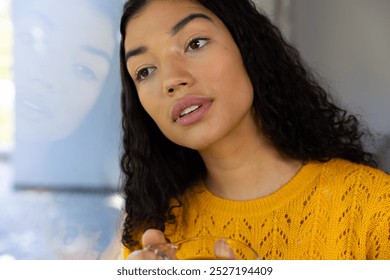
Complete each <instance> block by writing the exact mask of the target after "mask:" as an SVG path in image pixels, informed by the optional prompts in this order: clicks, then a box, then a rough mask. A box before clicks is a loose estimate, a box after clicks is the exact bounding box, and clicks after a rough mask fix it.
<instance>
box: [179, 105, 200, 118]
mask: <svg viewBox="0 0 390 280" xmlns="http://www.w3.org/2000/svg"><path fill="white" fill-rule="evenodd" d="M199 107H200V105H192V106H191V107H188V108H185V109H184V110H183V112H181V114H180V117H183V116H185V115H187V114H189V113H191V112H193V111H195V110H196V109H198V108H199Z"/></svg>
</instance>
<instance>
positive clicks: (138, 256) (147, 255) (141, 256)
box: [127, 250, 161, 260]
mask: <svg viewBox="0 0 390 280" xmlns="http://www.w3.org/2000/svg"><path fill="white" fill-rule="evenodd" d="M160 259H161V257H159V256H158V255H156V254H153V253H152V252H150V251H146V250H137V251H134V252H132V253H131V254H130V255H129V256H128V257H127V260H160Z"/></svg>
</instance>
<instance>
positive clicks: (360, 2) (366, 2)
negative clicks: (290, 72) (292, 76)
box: [291, 0, 390, 171]
mask: <svg viewBox="0 0 390 280" xmlns="http://www.w3.org/2000/svg"><path fill="white" fill-rule="evenodd" d="M291 13H292V14H291V17H292V41H293V43H294V44H295V46H297V48H298V49H299V50H300V52H301V54H302V56H303V58H304V59H305V60H306V61H307V62H308V64H309V65H310V66H311V67H312V68H313V69H314V70H315V71H316V72H317V73H319V74H320V75H321V76H322V77H323V80H324V81H325V84H327V85H329V87H330V89H331V91H333V92H334V93H335V94H336V95H337V96H339V98H340V99H341V101H342V102H343V103H344V104H346V105H347V106H348V107H349V108H350V109H351V110H352V111H353V112H356V113H358V114H360V115H361V116H362V118H363V119H364V120H365V122H366V124H367V125H368V126H369V127H370V128H371V130H372V132H373V133H377V134H379V135H378V138H379V143H378V145H379V146H378V148H377V149H378V150H379V151H378V153H380V155H381V159H380V160H381V164H382V166H383V167H384V168H385V169H386V170H387V171H389V170H390V163H389V162H390V152H389V149H390V121H389V120H390V110H389V107H390V1H388V0H327V1H321V0H294V1H292V9H291Z"/></svg>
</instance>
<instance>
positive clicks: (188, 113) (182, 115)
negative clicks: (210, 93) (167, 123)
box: [171, 96, 213, 125]
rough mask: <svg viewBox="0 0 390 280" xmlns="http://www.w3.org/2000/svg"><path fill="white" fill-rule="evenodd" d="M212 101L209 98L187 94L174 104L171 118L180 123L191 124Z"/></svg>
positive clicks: (201, 115)
mask: <svg viewBox="0 0 390 280" xmlns="http://www.w3.org/2000/svg"><path fill="white" fill-rule="evenodd" d="M212 103H213V100H212V99H210V98H205V97H197V96H187V97H185V98H183V99H180V100H178V101H177V102H176V103H175V104H174V106H173V108H172V112H171V114H172V120H173V121H174V122H175V123H177V124H180V125H189V124H193V123H195V122H197V121H199V120H200V119H201V118H203V116H204V115H205V113H206V112H207V111H208V109H209V108H210V106H211V105H212Z"/></svg>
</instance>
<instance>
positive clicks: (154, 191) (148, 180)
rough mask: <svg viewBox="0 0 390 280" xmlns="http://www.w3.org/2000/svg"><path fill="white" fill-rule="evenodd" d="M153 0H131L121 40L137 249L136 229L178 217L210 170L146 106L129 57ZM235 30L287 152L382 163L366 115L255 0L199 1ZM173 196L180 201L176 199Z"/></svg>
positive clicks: (262, 111) (264, 121)
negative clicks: (327, 81)
mask: <svg viewBox="0 0 390 280" xmlns="http://www.w3.org/2000/svg"><path fill="white" fill-rule="evenodd" d="M150 1H153V0H131V1H128V2H127V3H126V4H125V5H124V12H123V16H122V20H121V26H120V30H121V34H122V41H121V46H120V60H121V76H122V87H123V90H122V113H123V117H122V127H123V155H122V158H121V168H122V172H123V178H122V179H123V180H122V189H121V191H122V194H123V195H124V197H125V212H126V217H125V221H124V227H123V235H122V243H123V244H124V245H125V246H126V247H128V248H130V249H133V248H135V246H137V245H139V244H137V241H136V238H135V234H138V233H140V232H142V231H143V230H145V229H147V228H150V227H154V228H158V229H161V230H162V231H164V225H165V224H166V223H174V222H175V216H174V215H172V211H171V210H172V208H173V207H180V200H179V197H180V194H182V193H183V192H184V191H185V190H186V189H188V188H189V187H191V186H194V185H195V184H197V183H198V182H199V181H200V180H202V178H204V176H205V174H206V168H205V166H204V163H203V161H202V159H201V158H200V156H199V154H198V153H197V152H196V151H194V150H191V149H188V148H185V147H181V146H178V145H176V144H174V143H172V142H171V141H170V140H168V139H167V138H166V137H165V136H164V135H163V134H162V133H161V131H160V130H159V128H158V127H157V125H156V124H155V122H154V121H153V120H152V119H151V117H150V116H149V115H148V114H147V113H146V111H145V110H144V109H143V107H142V106H141V103H140V101H139V99H138V95H137V91H136V88H135V85H134V83H133V80H132V79H131V77H130V75H129V73H128V71H127V68H126V63H125V60H124V58H125V53H124V52H125V51H124V40H125V35H126V32H125V31H126V26H127V23H128V21H129V20H131V18H132V17H133V16H134V15H135V14H137V13H139V12H140V11H142V9H143V8H144V7H145V5H147V4H148V3H149V2H150ZM197 2H199V3H200V4H201V5H203V6H204V7H206V8H207V9H208V10H210V11H211V12H212V13H214V14H215V15H216V16H217V17H218V18H219V19H221V20H222V22H223V23H224V24H225V26H226V27H227V28H228V30H229V31H230V33H231V34H232V36H233V38H234V40H235V42H236V44H237V46H238V47H239V50H240V52H241V56H242V58H243V61H244V64H245V67H246V70H247V73H248V75H249V77H250V79H251V82H252V85H253V89H254V101H253V109H254V112H255V116H256V118H257V120H258V124H259V127H260V128H261V129H262V131H263V133H264V134H265V135H267V136H268V137H269V138H270V139H271V140H272V142H273V144H274V145H275V146H276V148H277V149H278V150H279V151H281V152H282V153H284V154H285V155H287V156H289V157H291V158H294V159H299V160H301V161H303V162H307V161H310V160H318V161H327V160H329V159H331V158H335V157H338V158H344V159H347V160H350V161H352V162H357V163H363V164H367V165H372V166H375V165H376V163H375V161H374V160H373V157H372V155H371V154H370V153H368V152H366V151H365V150H364V149H363V145H362V140H361V137H362V135H363V132H362V131H361V130H360V127H359V122H358V120H357V118H356V117H355V116H353V115H350V114H348V113H347V112H346V111H345V110H343V109H341V108H339V107H338V106H336V105H335V104H334V102H332V101H331V99H330V96H329V95H328V94H327V92H326V91H325V90H324V89H323V88H322V87H321V86H320V85H319V84H318V83H317V82H316V80H315V79H314V77H313V75H311V73H309V72H308V71H307V70H306V69H305V66H304V65H303V62H302V60H301V58H300V56H299V54H298V52H297V50H296V49H295V48H293V47H292V46H290V45H289V44H288V43H287V42H286V41H285V40H284V39H283V36H282V34H281V32H280V31H279V29H278V28H277V27H275V26H274V25H273V24H272V23H271V22H270V20H269V19H268V18H267V17H266V16H264V15H262V14H261V13H260V12H259V11H258V10H257V9H256V7H255V5H254V4H253V3H252V2H251V1H250V0H241V1H235V0H229V1H221V0H197ZM172 199H175V201H177V203H174V204H173V205H172Z"/></svg>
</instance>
